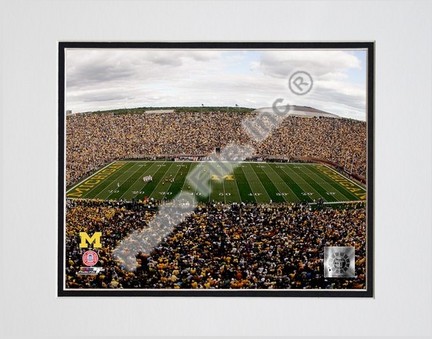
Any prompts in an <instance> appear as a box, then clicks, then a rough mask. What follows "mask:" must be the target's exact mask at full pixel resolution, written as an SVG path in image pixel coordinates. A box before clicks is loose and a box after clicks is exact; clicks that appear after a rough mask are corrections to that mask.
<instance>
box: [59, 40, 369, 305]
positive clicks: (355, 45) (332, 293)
mask: <svg viewBox="0 0 432 339" xmlns="http://www.w3.org/2000/svg"><path fill="white" fill-rule="evenodd" d="M69 48H101V49H103V48H129V49H133V48H137V49H138V48H140V49H142V48H163V49H178V48H187V49H366V50H367V52H368V54H367V120H366V121H367V202H366V209H367V225H366V227H367V242H366V251H367V258H366V260H367V263H366V272H367V274H366V289H364V290H363V289H362V290H343V289H335V290H327V289H326V290H296V289H293V290H291V289H287V290H250V289H244V290H172V289H166V290H151V289H137V290H121V289H106V290H100V289H97V290H94V289H82V290H68V289H66V288H65V287H64V286H65V285H64V284H65V274H64V271H65V262H64V260H63V257H64V254H65V238H64V230H65V193H66V187H65V89H66V88H65V50H66V49H69ZM374 92H375V42H59V43H58V252H57V255H58V262H57V270H58V271H57V295H58V296H59V297H83V296H87V297H114V296H115V297H135V296H145V297H150V296H153V297H175V296H177V297H369V298H370V297H374V102H375V95H374Z"/></svg>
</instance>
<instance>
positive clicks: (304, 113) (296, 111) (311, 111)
mask: <svg viewBox="0 0 432 339" xmlns="http://www.w3.org/2000/svg"><path fill="white" fill-rule="evenodd" d="M284 107H286V106H280V109H281V110H283V108H284ZM272 110H273V108H272V107H261V108H258V109H256V110H255V111H254V113H260V112H266V111H268V112H270V111H272ZM290 115H292V116H300V117H305V118H313V117H326V118H340V116H339V115H336V114H333V113H329V112H325V111H321V110H319V109H316V108H313V107H308V106H296V105H292V106H290Z"/></svg>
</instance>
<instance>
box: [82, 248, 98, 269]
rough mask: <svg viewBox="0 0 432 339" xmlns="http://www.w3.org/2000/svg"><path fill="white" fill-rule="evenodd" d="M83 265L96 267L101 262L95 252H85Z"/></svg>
mask: <svg viewBox="0 0 432 339" xmlns="http://www.w3.org/2000/svg"><path fill="white" fill-rule="evenodd" d="M82 261H83V264H84V265H86V266H90V267H91V266H94V265H96V264H97V262H98V261H99V256H98V254H97V253H96V252H95V251H85V252H84V254H83V256H82Z"/></svg>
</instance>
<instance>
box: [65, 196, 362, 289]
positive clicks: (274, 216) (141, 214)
mask: <svg viewBox="0 0 432 339" xmlns="http://www.w3.org/2000/svg"><path fill="white" fill-rule="evenodd" d="M155 206H156V204H152V203H150V204H143V203H133V204H132V203H124V202H115V201H111V202H107V201H89V200H87V201H83V200H69V201H68V202H67V241H66V249H67V253H68V255H67V258H66V277H67V279H66V284H67V287H68V288H218V289H222V288H224V289H226V288H254V289H256V288H260V289H272V288H275V289H281V288H284V289H287V288H293V289H311V288H325V289H333V288H351V289H362V288H365V267H366V259H365V258H366V253H365V246H364V244H365V237H366V235H365V233H366V211H365V209H364V207H359V208H353V207H352V208H349V209H334V208H324V209H317V210H313V209H311V208H310V207H309V206H308V205H307V204H288V205H287V204H272V205H267V204H264V205H256V204H232V205H223V204H211V203H209V204H205V205H200V206H199V208H198V209H197V210H196V211H195V213H193V214H192V215H190V216H189V217H188V218H187V219H186V220H185V221H184V222H182V223H180V224H179V225H177V226H176V227H175V228H174V230H173V232H171V233H170V234H169V235H168V236H167V237H163V236H161V235H160V234H157V232H156V233H155V234H153V235H152V236H154V237H161V239H160V240H161V242H160V244H159V245H158V246H157V247H155V248H154V250H153V251H152V252H151V253H138V254H137V263H139V264H140V267H139V268H138V269H137V270H136V271H128V270H125V269H124V267H122V265H121V263H120V264H119V263H117V262H116V261H115V260H114V259H113V257H112V256H111V253H112V251H113V249H114V248H115V246H116V245H117V244H118V242H119V241H120V240H121V239H123V238H124V237H125V236H126V235H128V234H129V233H131V232H132V231H134V230H137V229H142V228H144V227H147V225H148V223H149V221H150V220H151V219H153V217H154V215H155V213H156V212H155V211H156V209H155V208H153V207H155ZM161 229H163V228H161ZM81 231H86V232H89V233H94V232H97V231H101V232H103V234H104V237H103V248H102V249H101V250H100V252H99V258H100V265H101V266H102V267H103V268H104V269H105V271H103V272H102V273H101V274H100V275H98V276H91V277H89V276H82V275H78V274H77V272H78V271H79V269H80V266H82V264H81V255H82V254H81V251H80V249H79V246H78V245H79V237H78V236H77V234H78V233H79V232H81ZM324 246H355V248H356V273H357V277H356V278H355V279H325V278H324V277H323V247H324Z"/></svg>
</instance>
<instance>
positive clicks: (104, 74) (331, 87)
mask: <svg viewBox="0 0 432 339" xmlns="http://www.w3.org/2000/svg"><path fill="white" fill-rule="evenodd" d="M366 60H367V52H366V51H364V50H305V49H302V50H215V49H212V50H197V49H193V50H191V49H189V50H178V49H158V50H157V49H68V50H66V109H67V110H72V111H73V112H87V111H98V110H109V109H116V108H133V107H144V106H145V107H168V106H201V105H202V104H204V105H205V106H235V105H236V104H237V105H239V106H242V107H251V108H259V107H269V106H271V105H272V104H273V102H274V101H275V100H276V99H278V98H283V99H284V101H283V102H284V103H288V104H292V105H302V106H310V107H314V108H317V109H321V110H324V111H327V112H330V113H334V114H337V115H340V116H343V117H348V118H353V119H358V120H366V99H367V87H366V84H367V81H366V80H367V76H366V74H367V64H366ZM299 70H303V71H306V72H308V73H309V74H310V75H311V76H312V78H313V88H312V90H311V91H310V92H309V93H308V94H306V95H303V96H299V95H295V94H293V93H292V92H291V91H290V90H289V87H288V80H289V77H290V75H291V74H293V73H294V72H296V71H299Z"/></svg>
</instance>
